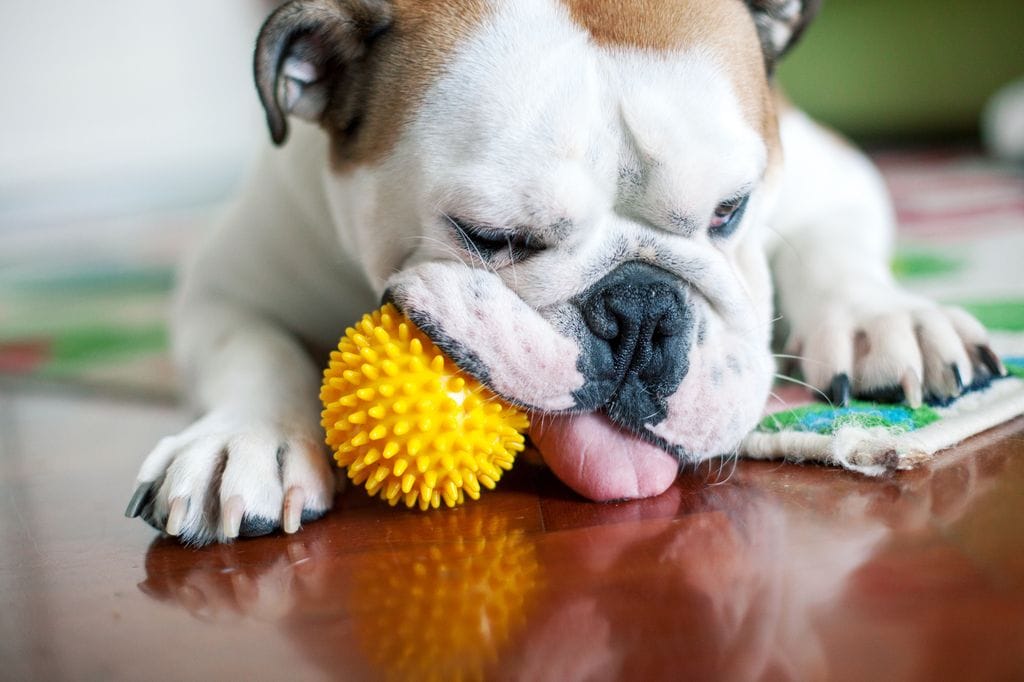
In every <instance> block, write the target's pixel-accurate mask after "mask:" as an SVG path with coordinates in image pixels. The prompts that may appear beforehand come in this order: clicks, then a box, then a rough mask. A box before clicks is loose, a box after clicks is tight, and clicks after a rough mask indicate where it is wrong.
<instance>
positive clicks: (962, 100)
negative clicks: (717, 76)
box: [779, 0, 1024, 137]
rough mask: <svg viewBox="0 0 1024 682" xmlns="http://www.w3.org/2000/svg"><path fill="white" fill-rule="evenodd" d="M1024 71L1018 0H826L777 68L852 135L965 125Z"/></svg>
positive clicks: (813, 109)
mask: <svg viewBox="0 0 1024 682" xmlns="http://www.w3.org/2000/svg"><path fill="white" fill-rule="evenodd" d="M1020 77H1024V0H976V1H974V2H971V1H970V0H825V2H824V6H823V8H822V10H821V13H820V14H819V16H818V19H817V20H816V21H815V23H814V24H813V25H812V26H811V27H810V29H809V30H808V32H807V33H806V34H805V35H804V39H803V41H802V42H801V43H800V45H799V46H798V47H797V48H796V49H795V50H794V52H793V53H792V54H791V55H790V56H789V57H788V58H787V59H786V61H785V62H784V63H783V64H782V66H781V67H780V69H779V79H780V81H781V82H782V84H783V85H784V87H785V90H786V92H787V93H788V94H789V95H790V97H792V99H793V100H794V101H795V102H797V103H798V104H799V105H801V106H802V107H804V108H805V109H807V110H808V111H809V112H810V113H812V114H814V115H815V116H817V117H818V118H819V119H820V120H822V121H825V122H827V123H830V124H831V125H833V126H835V127H836V128H838V129H839V130H842V131H843V132H846V133H847V134H850V135H853V136H855V137H878V136H885V137H894V136H900V135H912V136H917V137H920V136H925V135H939V134H944V133H945V134H963V133H965V132H973V131H974V130H976V128H977V121H978V115H979V113H980V111H981V109H982V107H983V106H984V103H985V101H986V100H987V98H988V97H989V95H991V94H992V93H993V92H995V90H996V89H998V88H999V87H1000V86H1001V85H1003V84H1005V83H1007V82H1009V81H1011V80H1013V79H1015V78H1020Z"/></svg>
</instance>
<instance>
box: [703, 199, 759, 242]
mask: <svg viewBox="0 0 1024 682" xmlns="http://www.w3.org/2000/svg"><path fill="white" fill-rule="evenodd" d="M749 199H750V195H749V194H745V195H743V196H739V197H733V198H732V199H726V200H725V201H723V202H722V203H720V204H719V205H718V206H716V207H715V212H714V214H713V215H712V216H711V223H710V225H709V226H708V229H709V230H710V232H711V234H712V235H713V236H715V237H728V236H729V235H730V234H732V232H733V230H735V229H736V226H737V225H739V224H740V220H741V219H742V218H743V211H744V209H746V207H747V201H748V200H749Z"/></svg>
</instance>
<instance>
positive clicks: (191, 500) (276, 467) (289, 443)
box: [125, 412, 336, 545]
mask: <svg viewBox="0 0 1024 682" xmlns="http://www.w3.org/2000/svg"><path fill="white" fill-rule="evenodd" d="M335 481H336V479H335V476H334V472H333V467H331V465H330V463H329V461H328V456H327V454H326V451H325V448H324V446H323V445H321V442H320V438H319V436H318V433H317V431H316V430H315V429H314V428H312V427H305V428H299V429H295V428H288V427H286V426H281V425H278V424H274V423H269V422H263V421H249V420H246V419H242V418H238V417H235V416H232V415H229V414H224V413H217V412H213V413H210V414H208V415H206V416H205V417H203V418H202V419H200V420H199V421H197V422H195V423H194V424H192V425H191V426H190V427H188V428H187V429H186V430H185V431H183V432H181V433H180V434H178V435H176V436H169V437H167V438H164V439H163V440H161V441H160V442H159V443H158V444H157V446H156V447H155V448H154V449H153V451H152V452H151V453H150V454H149V455H148V456H147V457H146V459H145V461H144V462H143V464H142V467H141V469H140V470H139V475H138V487H137V489H136V491H135V494H134V495H133V496H132V499H131V501H130V502H129V503H128V508H127V510H126V511H125V515H126V516H129V517H134V516H142V518H143V519H145V520H146V522H147V523H149V524H150V525H151V526H153V527H154V528H156V529H158V530H162V531H164V532H166V533H167V534H168V535H174V536H177V537H180V538H181V539H182V541H184V542H186V543H189V544H194V545H204V544H207V543H210V542H214V541H220V542H224V541H227V540H231V539H233V538H236V537H239V536H243V537H247V536H256V535H266V534H268V533H271V532H273V531H274V530H276V529H278V528H284V530H285V532H287V533H294V532H295V531H297V530H298V529H299V526H300V524H301V523H303V522H306V521H312V520H315V519H317V518H320V517H321V516H323V515H324V514H325V513H326V512H327V510H328V509H329V508H330V507H331V505H332V504H333V501H334V494H335V486H336V482H335Z"/></svg>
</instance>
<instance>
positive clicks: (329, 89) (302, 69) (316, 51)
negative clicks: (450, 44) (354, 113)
mask: <svg viewBox="0 0 1024 682" xmlns="http://www.w3.org/2000/svg"><path fill="white" fill-rule="evenodd" d="M390 25H391V6H390V3H389V2H388V1H387V0H292V2H288V3H286V4H284V5H282V6H281V7H279V8H278V9H277V10H276V11H275V12H274V13H273V14H271V15H270V17H269V18H268V19H267V20H266V22H265V23H264V24H263V28H262V29H261V30H260V36H259V39H258V40H257V41H256V54H255V59H254V71H255V76H256V89H257V90H258V91H259V96H260V101H261V102H262V103H263V108H264V110H266V113H267V125H268V126H269V127H270V136H271V138H273V140H274V143H275V144H281V143H282V142H284V140H285V138H286V137H287V136H288V120H287V117H288V115H289V114H292V115H294V116H298V117H299V118H302V119H305V120H307V121H314V122H319V121H320V120H321V119H322V118H323V115H324V111H325V110H326V108H327V106H328V104H329V103H330V101H331V98H332V97H333V96H334V89H335V86H336V85H337V84H338V83H339V82H340V81H341V79H342V78H346V79H348V80H351V74H349V73H348V72H349V71H350V70H352V69H357V68H358V67H359V62H360V61H361V60H362V59H363V58H364V57H365V55H366V53H367V51H368V50H369V48H370V45H371V43H373V41H374V40H375V39H376V38H377V37H379V36H380V35H381V34H382V33H383V32H384V31H386V30H387V29H388V27H389V26H390Z"/></svg>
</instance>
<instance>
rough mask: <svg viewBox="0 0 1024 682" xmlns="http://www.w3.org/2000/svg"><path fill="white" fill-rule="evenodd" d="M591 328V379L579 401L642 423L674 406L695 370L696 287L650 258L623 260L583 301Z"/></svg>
mask: <svg viewBox="0 0 1024 682" xmlns="http://www.w3.org/2000/svg"><path fill="white" fill-rule="evenodd" d="M576 305H577V307H578V308H579V310H580V312H581V313H582V317H583V320H584V322H585V323H586V327H587V329H586V330H585V331H584V335H585V338H584V339H582V340H581V345H582V346H583V348H584V353H583V355H582V357H581V360H580V363H581V365H582V366H581V367H580V370H581V372H583V374H584V376H586V377H587V383H586V384H585V385H584V387H583V388H582V389H580V391H578V392H577V395H576V399H577V403H578V404H579V405H580V407H583V408H584V409H598V408H603V409H604V411H605V412H606V413H607V415H608V416H609V417H610V418H611V419H612V420H613V421H615V422H617V423H619V424H622V425H624V426H626V427H629V428H633V429H637V428H640V427H641V426H642V425H643V424H652V423H657V422H659V421H661V420H662V419H664V417H665V415H666V412H667V405H666V400H667V399H668V398H669V397H670V396H671V395H672V394H674V393H675V392H676V390H677V389H678V388H679V384H680V383H681V382H682V380H683V378H684V377H685V376H686V372H687V369H688V368H689V360H688V356H689V349H690V342H691V337H692V334H691V331H692V329H693V324H692V313H691V309H690V306H689V304H688V290H687V287H686V285H685V283H683V282H682V281H680V280H679V279H677V278H675V277H673V276H672V275H670V274H669V273H668V272H666V271H664V270H662V269H660V268H657V267H654V266H653V265H648V264H646V263H639V262H629V263H625V264H623V265H620V266H619V267H618V268H616V269H615V270H613V271H612V272H610V273H609V274H608V275H606V276H605V277H604V278H603V279H601V280H600V281H599V282H597V283H596V284H594V285H593V286H592V287H590V289H588V290H587V291H586V292H584V293H583V294H582V295H581V296H580V297H579V298H578V299H577V301H576Z"/></svg>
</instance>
